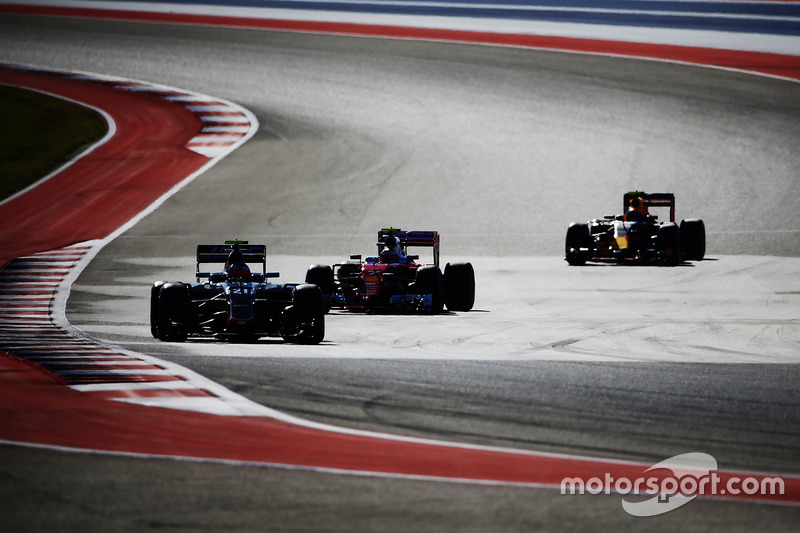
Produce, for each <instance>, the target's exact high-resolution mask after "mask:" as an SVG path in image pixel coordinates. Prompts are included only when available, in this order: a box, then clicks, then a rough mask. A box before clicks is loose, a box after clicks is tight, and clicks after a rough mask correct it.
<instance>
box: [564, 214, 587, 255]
mask: <svg viewBox="0 0 800 533" xmlns="http://www.w3.org/2000/svg"><path fill="white" fill-rule="evenodd" d="M591 247H592V236H591V234H590V233H589V225H588V224H581V223H579V222H574V223H572V224H570V225H569V228H567V238H566V242H565V243H564V257H565V259H566V260H567V263H569V264H570V265H572V266H581V265H585V264H586V260H587V259H588V257H587V252H586V251H582V249H588V248H591Z"/></svg>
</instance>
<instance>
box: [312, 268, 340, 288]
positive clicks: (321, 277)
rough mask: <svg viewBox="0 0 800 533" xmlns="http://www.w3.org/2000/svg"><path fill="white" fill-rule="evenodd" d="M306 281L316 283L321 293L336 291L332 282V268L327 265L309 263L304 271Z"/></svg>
mask: <svg viewBox="0 0 800 533" xmlns="http://www.w3.org/2000/svg"><path fill="white" fill-rule="evenodd" d="M306 283H310V284H312V285H316V286H317V287H319V288H320V290H321V291H322V293H323V294H333V293H334V292H336V285H335V284H334V282H333V268H331V267H330V266H329V265H311V266H310V267H308V270H307V271H306Z"/></svg>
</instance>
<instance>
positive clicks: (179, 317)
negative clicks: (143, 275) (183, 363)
mask: <svg viewBox="0 0 800 533" xmlns="http://www.w3.org/2000/svg"><path fill="white" fill-rule="evenodd" d="M266 257H267V254H266V246H264V245H256V244H248V242H247V241H226V243H225V244H223V245H204V244H200V245H198V246H197V267H196V277H197V282H196V283H181V282H163V281H157V282H156V283H154V284H153V286H152V288H151V290H150V329H151V332H152V334H153V336H154V337H155V338H157V339H160V340H162V341H168V342H183V341H185V340H187V338H188V337H212V338H217V339H226V340H240V341H252V340H256V339H258V338H260V337H283V339H284V340H285V341H287V342H294V343H298V344H318V343H320V342H321V341H322V339H323V337H324V336H325V317H324V315H325V313H324V308H323V302H322V292H321V291H320V289H319V287H316V286H314V285H309V284H299V283H287V284H278V283H270V282H267V281H266V280H267V278H275V277H278V276H279V275H280V274H279V273H277V272H267V259H266ZM248 262H250V263H251V264H252V263H261V273H260V274H259V273H252V272H250V267H248V266H247V263H248ZM205 263H224V264H225V268H224V270H223V271H221V272H201V271H200V265H202V264H205ZM201 280H204V281H201Z"/></svg>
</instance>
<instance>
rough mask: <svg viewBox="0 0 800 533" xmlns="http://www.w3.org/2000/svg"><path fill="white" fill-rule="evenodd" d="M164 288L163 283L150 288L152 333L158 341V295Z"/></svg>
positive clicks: (157, 282)
mask: <svg viewBox="0 0 800 533" xmlns="http://www.w3.org/2000/svg"><path fill="white" fill-rule="evenodd" d="M163 286H164V282H163V281H156V282H155V283H153V286H152V287H150V333H151V334H152V335H153V337H154V338H156V339H158V338H159V336H158V295H159V293H160V292H161V287H163Z"/></svg>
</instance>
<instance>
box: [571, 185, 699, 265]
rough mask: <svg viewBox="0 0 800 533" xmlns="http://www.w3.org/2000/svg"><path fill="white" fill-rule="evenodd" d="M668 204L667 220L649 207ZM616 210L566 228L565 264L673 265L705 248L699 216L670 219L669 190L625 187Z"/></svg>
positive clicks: (672, 199) (672, 211)
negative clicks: (620, 208) (678, 220)
mask: <svg viewBox="0 0 800 533" xmlns="http://www.w3.org/2000/svg"><path fill="white" fill-rule="evenodd" d="M658 207H662V208H668V209H669V221H668V222H667V221H664V222H658V217H656V216H654V215H652V214H651V213H650V209H652V208H658ZM623 211H624V213H625V214H622V215H606V216H605V217H603V218H602V219H594V220H592V221H590V222H588V223H586V224H583V223H573V224H570V226H569V229H567V238H566V244H565V255H566V260H567V262H568V263H569V264H570V265H583V264H585V263H586V262H587V261H594V262H617V263H660V264H665V265H677V264H679V263H680V262H681V261H684V260H694V261H701V260H702V259H703V257H704V256H705V252H706V228H705V224H704V223H703V221H702V220H699V219H689V220H682V221H681V223H680V226H679V225H678V224H676V223H675V195H674V194H672V193H650V194H648V193H645V192H642V191H631V192H628V193H625V195H624V197H623Z"/></svg>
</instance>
